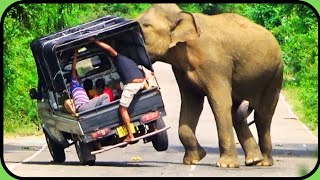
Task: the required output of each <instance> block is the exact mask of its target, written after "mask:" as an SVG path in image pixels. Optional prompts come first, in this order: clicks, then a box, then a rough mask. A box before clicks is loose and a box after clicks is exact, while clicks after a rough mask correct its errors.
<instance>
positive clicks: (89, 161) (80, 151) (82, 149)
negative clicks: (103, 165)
mask: <svg viewBox="0 0 320 180" xmlns="http://www.w3.org/2000/svg"><path fill="white" fill-rule="evenodd" d="M74 145H75V147H76V151H77V155H78V158H79V160H80V163H81V164H82V165H89V166H92V165H94V163H95V161H96V155H94V154H91V151H93V145H92V144H91V143H88V144H87V143H84V142H81V141H79V140H75V143H74Z"/></svg>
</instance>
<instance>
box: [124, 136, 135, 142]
mask: <svg viewBox="0 0 320 180" xmlns="http://www.w3.org/2000/svg"><path fill="white" fill-rule="evenodd" d="M132 141H134V137H129V136H127V137H126V138H125V139H124V140H123V142H132Z"/></svg>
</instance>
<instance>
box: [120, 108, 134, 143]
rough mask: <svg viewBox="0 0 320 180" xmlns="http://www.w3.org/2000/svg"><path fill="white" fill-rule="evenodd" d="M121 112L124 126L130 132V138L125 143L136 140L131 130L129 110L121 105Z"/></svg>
mask: <svg viewBox="0 0 320 180" xmlns="http://www.w3.org/2000/svg"><path fill="white" fill-rule="evenodd" d="M119 111H120V115H121V118H122V121H123V124H124V126H125V127H126V129H127V131H128V136H127V137H126V139H124V142H129V141H132V140H133V139H134V136H133V133H132V131H131V128H130V121H131V119H130V116H129V113H128V108H127V107H124V106H121V105H120V107H119Z"/></svg>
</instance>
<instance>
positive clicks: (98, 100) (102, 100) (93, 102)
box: [78, 94, 109, 112]
mask: <svg viewBox="0 0 320 180" xmlns="http://www.w3.org/2000/svg"><path fill="white" fill-rule="evenodd" d="M108 98H109V96H107V95H106V94H101V95H100V96H98V97H95V98H93V99H90V101H89V102H88V103H85V104H82V105H81V106H80V107H79V109H78V112H82V111H85V110H88V109H92V108H94V107H97V106H100V105H102V104H106V103H108V102H109V100H108Z"/></svg>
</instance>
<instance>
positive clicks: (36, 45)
mask: <svg viewBox="0 0 320 180" xmlns="http://www.w3.org/2000/svg"><path fill="white" fill-rule="evenodd" d="M90 37H95V38H97V39H105V38H110V37H116V39H117V41H119V43H120V46H118V45H117V48H116V50H117V51H118V52H119V53H124V55H126V56H128V57H129V58H131V59H133V60H134V61H135V62H136V63H137V64H138V65H143V66H145V67H146V68H147V69H149V70H151V71H153V68H152V63H151V61H150V59H149V55H148V53H147V51H146V49H145V44H144V37H143V32H142V30H141V28H140V25H139V23H138V22H137V21H135V20H131V19H126V18H123V17H115V16H110V15H108V16H105V17H102V18H99V19H95V20H92V21H90V22H86V23H83V24H80V25H77V26H75V27H71V28H67V29H64V30H61V31H58V32H55V33H52V34H49V35H46V36H43V37H41V38H38V39H35V40H33V41H32V42H31V43H30V47H31V50H32V53H33V56H34V59H35V62H36V65H37V71H38V77H39V81H41V82H42V83H45V84H46V85H47V87H48V88H49V90H55V91H63V90H64V89H65V86H64V81H63V79H64V77H63V72H62V70H61V68H62V67H63V66H65V65H66V64H67V63H70V62H69V61H70V59H71V56H72V55H73V51H74V50H75V49H78V48H80V47H83V46H86V45H88V42H89V41H88V39H89V38H90ZM89 48H90V46H88V49H89Z"/></svg>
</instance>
